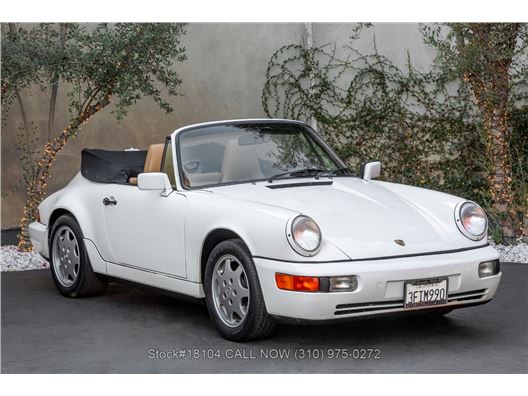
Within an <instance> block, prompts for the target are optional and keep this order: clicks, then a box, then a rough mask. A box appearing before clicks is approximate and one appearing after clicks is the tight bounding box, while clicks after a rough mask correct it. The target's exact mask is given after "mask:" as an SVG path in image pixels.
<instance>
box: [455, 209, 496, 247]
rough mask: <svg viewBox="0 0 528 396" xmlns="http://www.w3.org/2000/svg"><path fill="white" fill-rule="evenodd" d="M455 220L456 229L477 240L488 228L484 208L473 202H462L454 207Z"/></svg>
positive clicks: (482, 236) (484, 234)
mask: <svg viewBox="0 0 528 396" xmlns="http://www.w3.org/2000/svg"><path fill="white" fill-rule="evenodd" d="M455 220H456V224H457V227H458V229H459V230H460V231H461V232H462V234H464V235H465V236H466V237H468V238H469V239H472V240H474V241H478V240H480V239H482V238H484V236H486V232H487V230H488V219H487V217H486V213H485V212H484V209H482V208H481V207H480V206H478V205H477V204H476V203H475V202H469V201H468V202H462V203H460V204H458V205H457V207H456V209H455Z"/></svg>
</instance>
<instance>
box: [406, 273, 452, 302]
mask: <svg viewBox="0 0 528 396" xmlns="http://www.w3.org/2000/svg"><path fill="white" fill-rule="evenodd" d="M404 291H405V299H404V303H405V305H404V308H406V309H407V308H420V307H428V306H431V305H442V304H447V278H435V279H422V280H414V281H408V282H405V283H404Z"/></svg>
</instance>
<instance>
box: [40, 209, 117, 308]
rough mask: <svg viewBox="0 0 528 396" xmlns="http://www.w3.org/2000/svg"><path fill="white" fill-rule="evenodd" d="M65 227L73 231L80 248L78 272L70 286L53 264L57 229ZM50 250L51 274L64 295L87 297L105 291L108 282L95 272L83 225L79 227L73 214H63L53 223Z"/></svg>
mask: <svg viewBox="0 0 528 396" xmlns="http://www.w3.org/2000/svg"><path fill="white" fill-rule="evenodd" d="M63 227H68V228H69V229H70V230H71V231H72V232H73V234H74V235H75V239H76V240H77V243H78V248H79V268H78V274H77V277H76V279H75V281H74V282H73V283H72V284H71V285H69V286H65V285H64V284H62V283H61V281H60V280H59V279H58V276H59V275H58V274H57V273H56V268H55V265H54V264H53V263H54V255H55V254H56V252H55V249H54V248H53V241H54V238H55V234H56V233H57V231H58V230H59V229H61V228H63ZM49 252H50V259H49V262H50V269H51V276H52V278H53V282H54V283H55V286H56V287H57V289H58V290H59V292H60V293H61V294H62V295H64V296H67V297H86V296H95V295H98V294H101V293H103V292H104V291H105V289H106V286H107V283H106V282H105V281H104V280H102V279H101V278H100V277H99V276H97V274H95V273H94V272H93V270H92V265H91V263H90V259H89V258H88V254H87V253H86V247H85V246H84V240H83V233H82V231H81V227H79V224H78V223H77V221H76V220H75V219H74V218H73V217H72V216H71V215H62V216H61V217H59V218H58V219H57V220H56V221H55V223H54V224H53V228H52V230H51V234H50V238H49Z"/></svg>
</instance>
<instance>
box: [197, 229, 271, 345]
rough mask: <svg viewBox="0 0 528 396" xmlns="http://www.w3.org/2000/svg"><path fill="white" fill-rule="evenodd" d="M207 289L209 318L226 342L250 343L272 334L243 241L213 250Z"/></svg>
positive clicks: (229, 243)
mask: <svg viewBox="0 0 528 396" xmlns="http://www.w3.org/2000/svg"><path fill="white" fill-rule="evenodd" d="M204 288H205V294H206V303H207V309H208V311H209V315H210V317H211V320H212V321H213V323H214V324H215V326H216V328H217V329H218V330H219V331H220V333H221V334H222V336H223V337H224V338H227V339H228V340H232V341H247V340H253V339H257V338H263V337H265V336H267V335H268V334H269V333H271V331H272V330H273V327H274V321H273V318H271V317H270V316H269V315H268V313H267V311H266V306H265V304H264V298H263V296H262V291H261V289H260V282H259V279H258V275H257V271H256V269H255V265H254V264H253V259H252V258H251V255H250V254H249V252H248V250H247V248H246V246H245V244H244V243H243V242H242V241H241V240H240V239H230V240H227V241H224V242H221V243H219V244H218V245H217V246H216V247H215V248H214V249H213V251H212V252H211V254H210V256H209V260H208V261H207V266H206V269H205V275H204Z"/></svg>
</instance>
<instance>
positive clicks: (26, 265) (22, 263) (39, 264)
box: [0, 245, 49, 272]
mask: <svg viewBox="0 0 528 396" xmlns="http://www.w3.org/2000/svg"><path fill="white" fill-rule="evenodd" d="M42 268H49V263H48V262H47V261H46V260H44V259H43V258H42V256H41V255H40V254H38V253H37V252H34V251H31V252H19V251H18V250H17V247H16V246H13V245H9V246H2V255H1V258H0V269H1V270H2V272H4V271H27V270H33V269H42Z"/></svg>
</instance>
